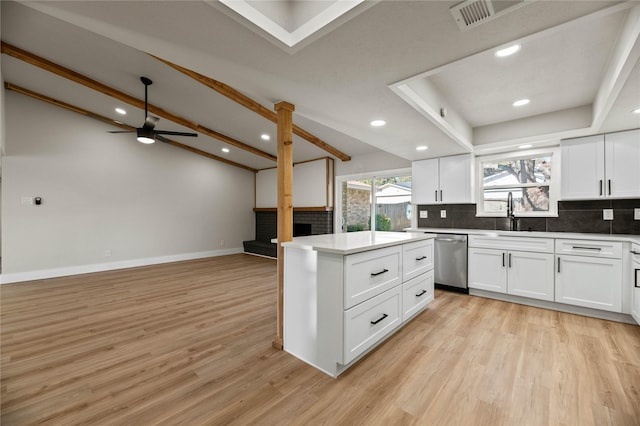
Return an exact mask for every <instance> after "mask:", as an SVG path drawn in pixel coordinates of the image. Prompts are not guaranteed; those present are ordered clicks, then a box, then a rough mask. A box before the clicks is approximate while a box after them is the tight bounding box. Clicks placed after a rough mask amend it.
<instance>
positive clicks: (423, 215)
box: [420, 209, 640, 219]
mask: <svg viewBox="0 0 640 426" xmlns="http://www.w3.org/2000/svg"><path fill="white" fill-rule="evenodd" d="M638 210H640V209H638ZM427 218H429V212H428V211H427V210H420V219H427Z"/></svg>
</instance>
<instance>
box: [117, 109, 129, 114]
mask: <svg viewBox="0 0 640 426" xmlns="http://www.w3.org/2000/svg"><path fill="white" fill-rule="evenodd" d="M116 112H117V113H118V114H120V115H126V114H127V111H125V110H123V109H122V108H116Z"/></svg>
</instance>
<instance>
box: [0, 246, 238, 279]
mask: <svg viewBox="0 0 640 426" xmlns="http://www.w3.org/2000/svg"><path fill="white" fill-rule="evenodd" d="M242 252H243V251H242V248H230V249H224V250H209V251H200V252H196V253H183V254H176V255H170V256H158V257H148V258H143V259H133V260H122V261H117V262H109V263H96V264H93V265H79V266H68V267H63V268H53V269H41V270H38V271H28V272H14V273H10V274H0V284H9V283H17V282H23V281H33V280H43V279H47V278H57V277H66V276H69V275H80V274H89V273H92V272H104V271H112V270H115V269H125V268H135V267H138V266H147V265H157V264H160V263H170V262H179V261H182V260H193V259H202V258H205V257H215V256H225V255H228V254H238V253H242Z"/></svg>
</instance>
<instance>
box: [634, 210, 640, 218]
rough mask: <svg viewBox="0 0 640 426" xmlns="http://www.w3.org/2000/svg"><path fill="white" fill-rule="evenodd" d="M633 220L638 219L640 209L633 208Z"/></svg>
mask: <svg viewBox="0 0 640 426" xmlns="http://www.w3.org/2000/svg"><path fill="white" fill-rule="evenodd" d="M633 220H640V209H633Z"/></svg>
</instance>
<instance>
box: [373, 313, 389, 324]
mask: <svg viewBox="0 0 640 426" xmlns="http://www.w3.org/2000/svg"><path fill="white" fill-rule="evenodd" d="M388 316H389V315H387V314H382V316H381V317H380V318H378V319H377V320H375V321H371V325H376V324H377V323H379V322H380V321H382V320H383V319H385V318H386V317H388Z"/></svg>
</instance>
